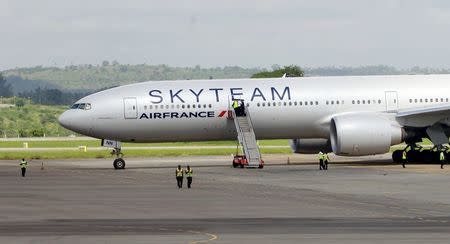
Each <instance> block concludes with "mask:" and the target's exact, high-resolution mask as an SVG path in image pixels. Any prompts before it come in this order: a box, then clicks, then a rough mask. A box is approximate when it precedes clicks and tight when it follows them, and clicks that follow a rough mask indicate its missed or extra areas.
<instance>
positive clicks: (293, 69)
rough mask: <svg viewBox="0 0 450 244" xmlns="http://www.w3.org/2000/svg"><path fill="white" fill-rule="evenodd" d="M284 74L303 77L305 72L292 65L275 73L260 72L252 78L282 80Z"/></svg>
mask: <svg viewBox="0 0 450 244" xmlns="http://www.w3.org/2000/svg"><path fill="white" fill-rule="evenodd" d="M284 74H286V76H287V77H303V76H304V75H305V72H304V71H303V70H302V69H301V68H300V67H298V66H296V65H290V66H284V67H283V68H281V69H277V70H273V71H263V72H259V73H256V74H254V75H252V77H251V78H281V77H283V75H284Z"/></svg>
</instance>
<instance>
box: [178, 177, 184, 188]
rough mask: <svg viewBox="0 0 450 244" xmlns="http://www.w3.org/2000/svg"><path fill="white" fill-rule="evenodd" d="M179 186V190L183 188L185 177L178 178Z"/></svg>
mask: <svg viewBox="0 0 450 244" xmlns="http://www.w3.org/2000/svg"><path fill="white" fill-rule="evenodd" d="M177 185H178V188H182V187H183V177H177Z"/></svg>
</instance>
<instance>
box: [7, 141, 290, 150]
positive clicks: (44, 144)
mask: <svg viewBox="0 0 450 244" xmlns="http://www.w3.org/2000/svg"><path fill="white" fill-rule="evenodd" d="M24 142H27V143H28V147H29V148H64V147H67V148H74V147H78V146H87V147H100V143H101V142H100V140H77V141H29V142H28V141H25V140H24V141H0V148H21V147H23V143H24ZM235 145H236V142H235V141H206V142H168V143H123V144H122V146H123V147H168V146H180V147H182V146H235ZM259 145H260V146H288V145H289V141H288V140H262V141H259Z"/></svg>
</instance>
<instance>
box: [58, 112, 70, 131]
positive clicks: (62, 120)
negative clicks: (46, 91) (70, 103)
mask: <svg viewBox="0 0 450 244" xmlns="http://www.w3.org/2000/svg"><path fill="white" fill-rule="evenodd" d="M67 113H68V111H66V112H64V113H62V114H61V115H60V116H59V118H58V122H59V124H60V125H61V126H62V127H64V128H66V129H69V130H70V127H71V126H70V120H69V116H68V115H67Z"/></svg>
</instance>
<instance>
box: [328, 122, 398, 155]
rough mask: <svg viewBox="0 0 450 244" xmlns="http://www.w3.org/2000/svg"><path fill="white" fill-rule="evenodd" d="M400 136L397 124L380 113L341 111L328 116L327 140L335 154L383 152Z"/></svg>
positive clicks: (372, 153) (395, 142) (387, 150)
mask: <svg viewBox="0 0 450 244" xmlns="http://www.w3.org/2000/svg"><path fill="white" fill-rule="evenodd" d="M403 138H404V131H403V129H402V128H401V126H400V125H399V124H398V123H396V122H395V121H391V120H389V119H388V118H386V117H384V116H382V115H380V114H344V115H338V116H336V117H334V118H333V119H332V120H331V128H330V140H331V147H332V149H333V152H334V153H335V154H336V155H342V156H364V155H374V154H382V153H387V152H389V150H390V147H391V146H392V145H396V144H399V143H401V142H402V141H403Z"/></svg>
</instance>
